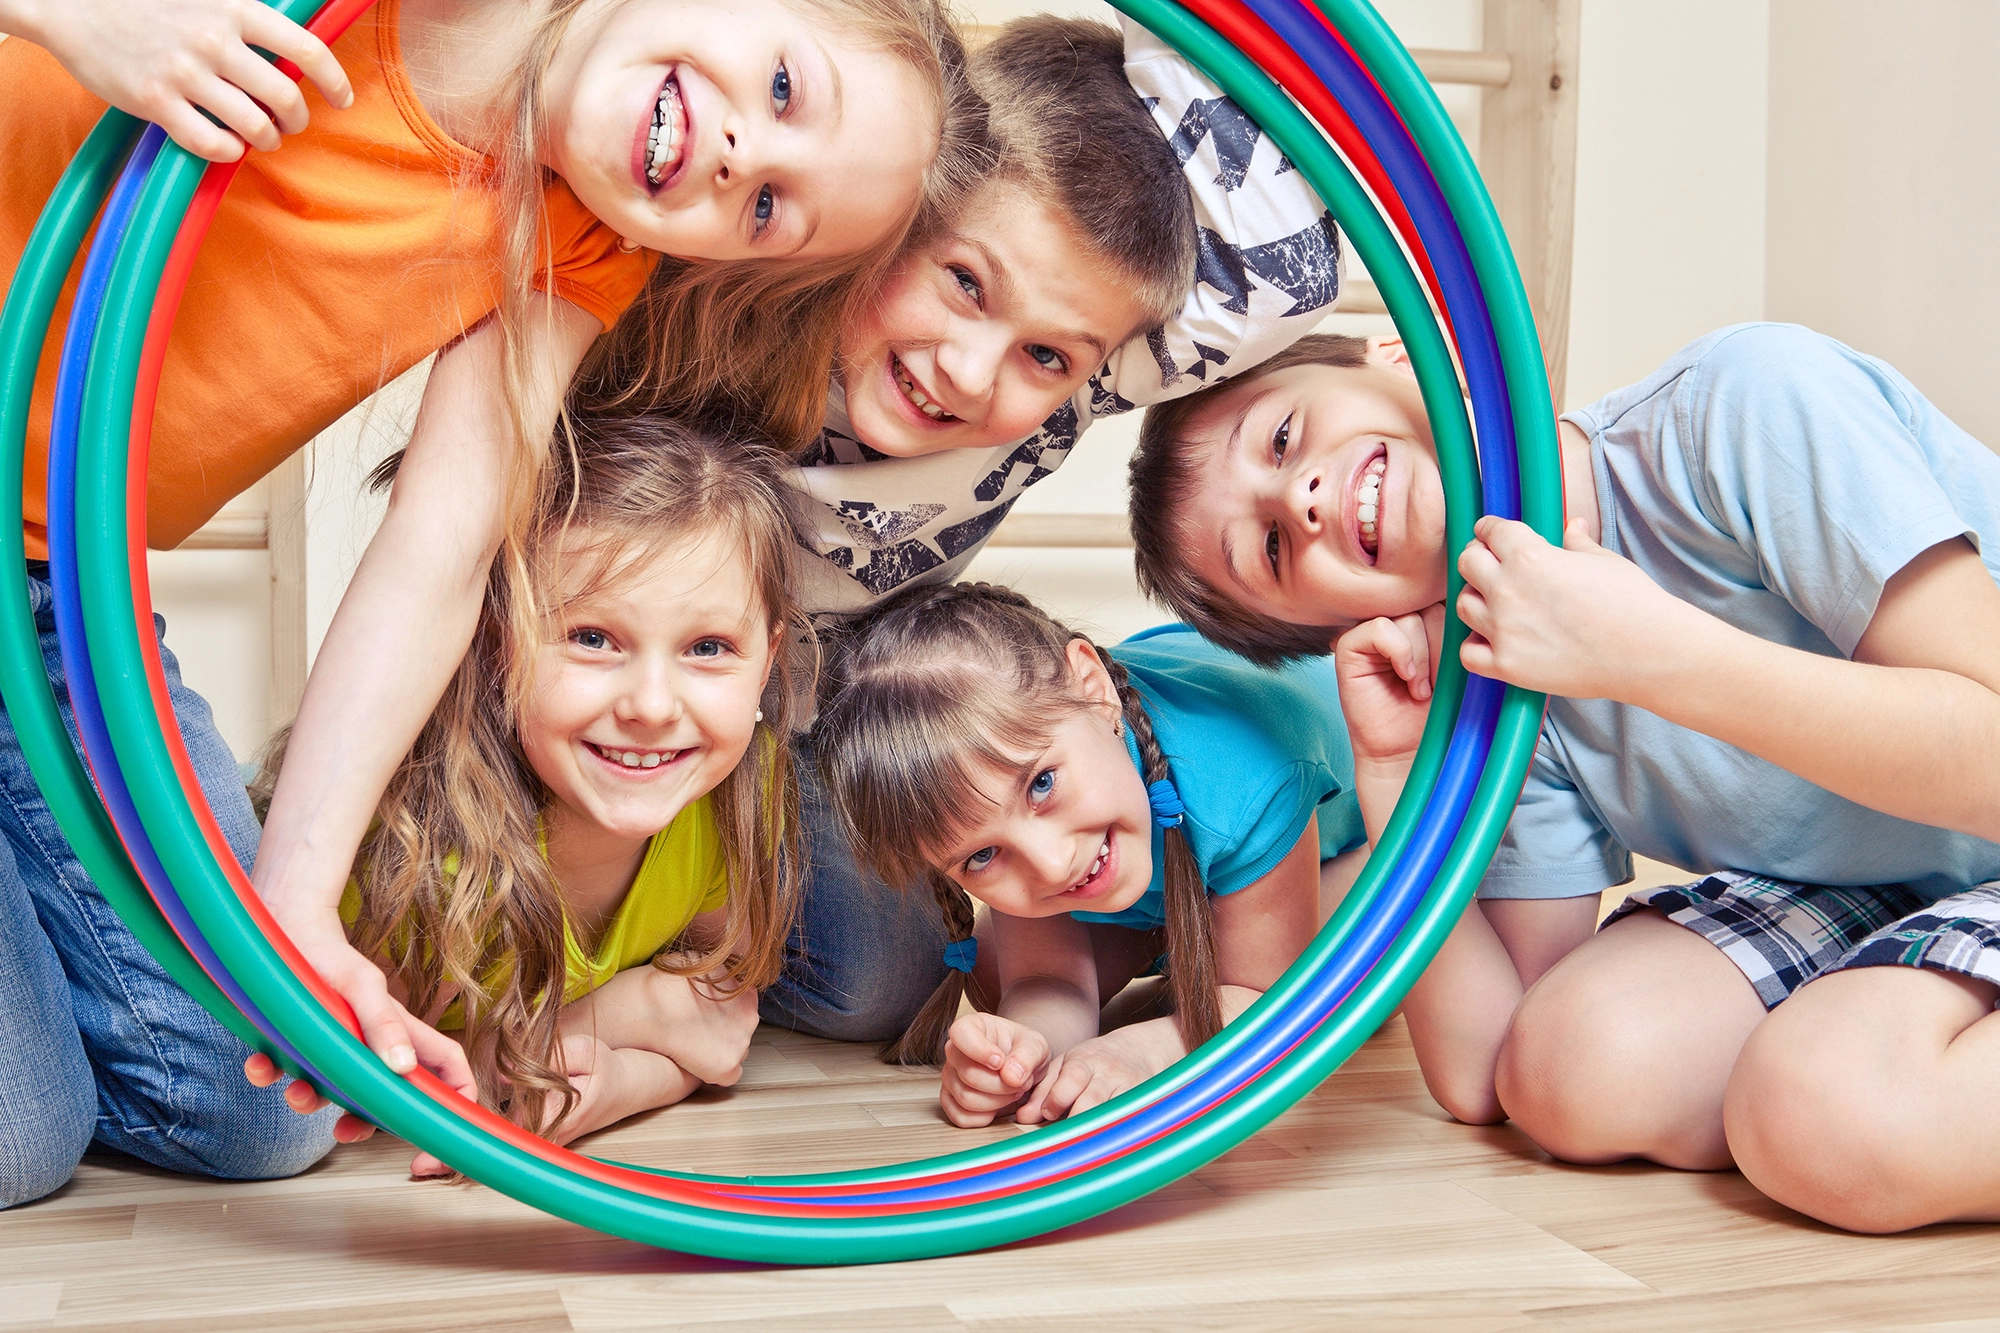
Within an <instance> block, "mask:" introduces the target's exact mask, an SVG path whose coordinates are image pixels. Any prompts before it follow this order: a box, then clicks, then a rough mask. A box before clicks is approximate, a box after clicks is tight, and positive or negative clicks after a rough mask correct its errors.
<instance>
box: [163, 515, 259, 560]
mask: <svg viewBox="0 0 2000 1333" xmlns="http://www.w3.org/2000/svg"><path fill="white" fill-rule="evenodd" d="M270 539H271V529H270V523H269V522H268V520H266V519H265V517H264V515H262V514H232V513H230V512H228V511H227V510H224V511H223V512H222V513H220V514H217V515H216V516H215V517H214V518H211V519H210V520H208V522H206V523H204V524H202V525H201V526H200V527H199V528H197V529H195V531H194V534H193V535H192V536H190V537H189V538H188V539H187V540H186V541H184V542H182V543H181V544H180V546H179V548H178V549H179V550H183V551H261V550H263V549H264V548H265V547H266V546H267V545H269V544H270Z"/></svg>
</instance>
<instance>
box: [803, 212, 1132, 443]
mask: <svg viewBox="0 0 2000 1333" xmlns="http://www.w3.org/2000/svg"><path fill="white" fill-rule="evenodd" d="M1146 315H1147V312H1146V309H1145V307H1144V305H1143V304H1141V302H1140V301H1139V300H1138V299H1137V297H1135V296H1134V295H1133V293H1132V290H1131V284H1129V283H1126V282H1122V281H1121V280H1120V279H1119V277H1118V275H1117V274H1115V273H1114V272H1112V271H1111V270H1110V268H1109V267H1108V266H1107V265H1106V264H1105V263H1104V262H1103V261H1102V260H1100V259H1098V258H1096V257H1095V256H1094V255H1093V254H1092V253H1091V252H1090V251H1089V250H1088V249H1087V248H1086V247H1085V245H1084V244H1083V242H1082V241H1081V240H1080V239H1079V238H1078V237H1077V236H1076V234H1075V232H1074V231H1073V230H1072V228H1071V227H1070V226H1069V224H1068V223H1067V221H1065V220H1064V218H1063V217H1062V216H1061V215H1060V214H1059V213H1057V212H1056V211H1054V210H1053V209H1051V208H1050V207H1049V206H1048V205H1047V204H1046V203H1043V202H1042V201H1040V200H1038V199H1036V198H1035V197H1034V196H1033V195H1032V194H1030V193H1029V192H1028V191H1027V190H1025V189H1024V188H1022V187H1021V186H1019V185H1016V184H1014V183H1012V182H1006V181H996V182H993V183H990V184H988V185H987V186H985V187H984V188H983V189H982V190H981V191H980V194H979V196H978V197H977V198H976V199H975V200H974V201H973V203H972V205H971V206H970V207H969V208H968V209H967V210H966V214H965V217H964V218H963V219H962V221H961V224H960V225H959V227H957V228H956V229H955V230H954V231H953V232H951V233H949V234H947V235H945V236H943V237H941V238H939V239H938V240H936V241H934V242H932V243H930V244H928V245H925V246H923V247H922V248H920V249H919V250H917V251H915V252H914V253H912V254H910V255H908V256H906V257H905V258H904V259H903V260H902V261H901V262H900V263H899V264H898V265H897V267H896V268H895V270H894V271H893V272H892V273H891V274H890V276H889V278H888V280H887V281H886V282H885V283H884V284H883V286H882V290H881V292H880V294H879V295H878V296H877V297H876V299H875V301H874V303H873V305H872V306H871V307H870V309H869V310H868V312H867V313H866V314H865V315H863V316H861V317H859V318H858V319H856V320H854V321H853V322H852V323H851V325H850V326H849V328H848V329H847V331H846V333H845V334H844V335H843V337H842V346H841V354H840V375H841V386H842V388H843V389H845V391H846V394H847V415H848V420H849V422H850V423H851V424H852V426H853V428H854V433H855V436H856V437H857V438H858V439H860V440H861V441H862V442H863V443H864V444H867V445H868V446H869V447H870V448H872V449H876V450H878V451H880V452H882V453H885V454H891V455H894V456H895V457H898V458H915V457H918V456H920V455H923V454H931V453H937V452H939V451H941V450H945V449H975V448H991V447H993V446H994V445H999V444H1010V443H1012V442H1013V441H1015V440H1019V439H1022V438H1024V437H1026V436H1028V435H1032V434H1033V433H1034V432H1035V429H1036V428H1037V427H1038V426H1040V425H1041V424H1042V421H1043V420H1044V419H1045V418H1046V417H1047V416H1048V415H1049V414H1050V413H1051V412H1053V411H1055V410H1056V409H1057V408H1058V407H1060V406H1061V405H1062V404H1063V403H1064V402H1065V401H1066V400H1067V399H1068V398H1069V396H1070V395H1071V394H1073V393H1075V392H1076V391H1077V389H1078V388H1080V387H1082V385H1083V382H1084V380H1085V379H1087V378H1089V376H1090V375H1091V373H1092V372H1093V371H1095V370H1096V369H1097V368H1098V367H1099V366H1101V365H1103V364H1104V359H1105V357H1106V356H1108V355H1109V354H1110V352H1111V349H1112V348H1114V347H1116V346H1117V345H1118V344H1119V343H1121V342H1123V341H1125V339H1127V338H1129V337H1130V336H1131V335H1132V334H1133V333H1134V332H1135V331H1136V330H1137V329H1138V327H1139V326H1140V325H1141V324H1142V323H1143V322H1144V321H1145V319H1146Z"/></svg>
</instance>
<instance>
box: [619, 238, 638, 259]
mask: <svg viewBox="0 0 2000 1333" xmlns="http://www.w3.org/2000/svg"><path fill="white" fill-rule="evenodd" d="M618 248H619V250H621V251H622V252H624V253H625V254H628V255H629V254H631V253H632V252H633V251H634V250H637V249H638V248H639V243H638V242H637V241H632V240H627V239H626V238H625V237H623V236H620V237H619V238H618Z"/></svg>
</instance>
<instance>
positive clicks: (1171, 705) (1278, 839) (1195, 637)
mask: <svg viewBox="0 0 2000 1333" xmlns="http://www.w3.org/2000/svg"><path fill="white" fill-rule="evenodd" d="M1111 656H1112V657H1113V658H1114V659H1116V660H1117V661H1118V662H1119V663H1120V664H1122V665H1123V666H1124V668H1125V670H1126V671H1127V672H1128V673H1129V674H1130V676H1131V684H1132V686H1133V687H1134V688H1136V689H1137V690H1138V691H1139V697H1140V698H1141V699H1143V700H1144V701H1145V704H1146V716H1147V718H1148V719H1150V720H1151V722H1152V724H1153V735H1154V736H1155V737H1156V738H1157V739H1158V740H1159V742H1160V751H1161V753H1162V754H1164V755H1166V757H1167V767H1168V769H1169V770H1170V771H1171V773H1172V775H1173V781H1174V788H1175V790H1177V791H1178V792H1179V793H1180V798H1181V803H1182V804H1183V805H1185V806H1186V807H1187V815H1186V822H1185V823H1184V824H1183V826H1182V827H1183V830H1184V832H1185V833H1186V834H1187V840H1188V847H1189V849H1190V850H1191V851H1193V853H1194V859H1195V863H1196V864H1197V865H1199V866H1200V867H1201V879H1202V883H1203V884H1206V885H1207V886H1208V891H1209V892H1210V893H1211V894H1218V893H1234V892H1236V891H1237V890H1238V889H1246V888H1248V887H1250V885H1252V884H1255V883H1256V882H1257V881H1258V880H1260V879H1262V878H1263V877H1264V876H1265V875H1267V874H1269V873H1270V872H1271V870H1272V868H1273V867H1275V866H1276V865H1277V864H1278V862H1280V861H1282V860H1284V859H1285V854H1286V853H1287V852H1289V851H1291V850H1292V848H1293V847H1294V846H1295V845H1297V843H1298V840H1299V838H1300V836H1301V835H1303V834H1304V833H1305V831H1306V821H1307V820H1309V819H1311V818H1312V817H1313V815H1314V814H1315V813H1317V814H1318V815H1319V829H1318V833H1319V854H1320V859H1321V860H1323V861H1324V860H1327V859H1329V858H1331V857H1335V856H1338V855H1340V853H1342V852H1344V851H1346V850H1347V849H1348V848H1350V847H1354V846H1358V845H1359V844H1361V843H1362V842H1364V841H1366V836H1367V835H1366V834H1365V832H1364V831H1363V829H1362V826H1361V807H1360V805H1359V804H1358V803H1357V802H1356V800H1355V796H1354V751H1353V749H1352V748H1351V747H1350V746H1349V745H1348V741H1347V726H1346V724H1345V723H1344V722H1343V721H1342V720H1341V715H1340V696H1339V692H1338V685H1337V680H1336V677H1335V676H1334V673H1333V659H1332V658H1330V657H1321V658H1312V659H1308V660H1306V661H1302V662H1294V663H1291V664H1290V665H1288V666H1285V667H1282V668H1280V669H1278V670H1276V671H1267V670H1265V669H1264V668H1262V667H1260V666H1257V665H1255V664H1254V663H1252V662H1249V661H1246V660H1245V659H1243V658H1241V657H1238V656H1236V654H1234V653H1231V652H1226V651H1224V650H1223V649H1221V648H1218V647H1216V646H1215V645H1214V644H1212V643H1210V642H1208V641H1207V640H1206V639H1204V638H1202V637H1201V636H1200V635H1199V634H1196V633H1195V632H1194V631H1193V630H1191V629H1189V628H1188V627H1187V626H1186V625H1162V626H1160V627H1159V628H1157V629H1149V630H1146V631H1144V632H1142V633H1139V634H1135V635H1133V636H1132V637H1131V638H1129V639H1127V640H1125V642H1123V643H1121V644H1118V645H1117V646H1116V647H1114V648H1112V649H1111ZM1125 748H1126V751H1127V752H1128V753H1129V754H1130V755H1131V756H1132V765H1133V767H1135V768H1137V769H1138V770H1139V771H1140V772H1141V773H1142V774H1143V773H1144V772H1145V766H1144V765H1143V764H1141V763H1140V762H1139V747H1138V743H1137V742H1136V741H1135V740H1133V738H1132V732H1131V728H1129V727H1128V728H1126V731H1125ZM1166 863H1167V862H1166V835H1165V833H1164V832H1163V830H1161V829H1160V828H1159V827H1157V826H1155V827H1154V829H1153V882H1152V883H1151V884H1150V885H1148V886H1147V888H1146V892H1145V895H1144V896H1143V897H1141V898H1140V899H1139V901H1138V902H1136V903H1134V904H1133V905H1132V906H1130V907H1128V908H1126V909H1125V910H1124V911H1122V912H1071V913H1070V915H1071V916H1073V917H1075V918H1076V919H1077V920H1079V921H1095V922H1108V923H1110V924H1112V925H1119V926H1130V927H1133V928H1134V929H1138V930H1151V929H1153V928H1155V927H1157V926H1162V925H1165V924H1166V919H1167V917H1166Z"/></svg>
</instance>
